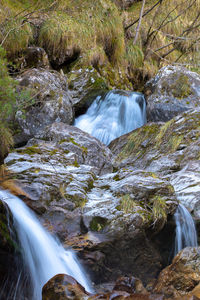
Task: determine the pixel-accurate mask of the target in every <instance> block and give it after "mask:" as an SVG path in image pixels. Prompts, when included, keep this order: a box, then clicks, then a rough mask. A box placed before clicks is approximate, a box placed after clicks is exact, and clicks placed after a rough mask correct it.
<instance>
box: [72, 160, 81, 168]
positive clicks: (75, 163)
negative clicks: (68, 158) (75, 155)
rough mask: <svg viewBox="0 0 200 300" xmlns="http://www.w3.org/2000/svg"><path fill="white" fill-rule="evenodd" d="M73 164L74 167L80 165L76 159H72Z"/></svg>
mask: <svg viewBox="0 0 200 300" xmlns="http://www.w3.org/2000/svg"><path fill="white" fill-rule="evenodd" d="M73 165H74V167H76V168H79V167H80V165H79V163H78V162H77V160H75V161H74V163H73Z"/></svg>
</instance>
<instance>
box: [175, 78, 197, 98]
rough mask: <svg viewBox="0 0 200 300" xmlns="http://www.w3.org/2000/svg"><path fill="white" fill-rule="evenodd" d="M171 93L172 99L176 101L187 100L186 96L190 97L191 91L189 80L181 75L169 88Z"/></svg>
mask: <svg viewBox="0 0 200 300" xmlns="http://www.w3.org/2000/svg"><path fill="white" fill-rule="evenodd" d="M170 89H171V92H172V94H173V96H174V97H176V98H178V99H183V98H187V97H188V96H190V95H192V93H193V92H192V90H191V83H190V81H189V78H188V77H187V76H186V75H184V74H181V75H180V76H179V78H178V79H177V80H176V81H175V82H174V84H172V85H171V86H170Z"/></svg>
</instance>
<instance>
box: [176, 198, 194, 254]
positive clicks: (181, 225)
mask: <svg viewBox="0 0 200 300" xmlns="http://www.w3.org/2000/svg"><path fill="white" fill-rule="evenodd" d="M174 218H175V221H176V237H175V250H174V256H175V255H176V254H177V253H178V252H179V251H180V250H182V249H183V248H185V247H187V246H192V247H197V246H198V244H197V233H196V228H195V224H194V221H193V219H192V216H191V215H190V213H189V211H188V210H187V209H186V208H185V207H184V206H183V205H182V204H179V206H178V207H177V210H176V213H175V214H174Z"/></svg>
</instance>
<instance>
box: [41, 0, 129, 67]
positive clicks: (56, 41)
mask: <svg viewBox="0 0 200 300" xmlns="http://www.w3.org/2000/svg"><path fill="white" fill-rule="evenodd" d="M39 42H40V45H41V46H42V47H44V48H45V49H46V51H47V52H48V53H50V54H51V56H53V57H54V59H56V58H57V57H59V56H60V55H62V54H65V53H66V52H67V51H69V52H70V51H71V52H72V53H76V52H78V51H80V53H81V55H84V53H86V52H88V51H89V50H90V51H91V52H93V53H99V54H97V55H98V56H99V55H100V56H101V57H103V56H104V55H106V56H107V57H108V59H109V61H110V62H111V63H113V64H117V65H119V64H120V63H122V61H123V59H124V55H125V41H124V31H123V24H122V19H121V17H120V14H119V12H118V10H117V8H116V6H115V5H114V4H113V3H112V2H111V1H109V0H107V1H106V0H101V1H99V2H95V1H88V0H87V1H86V0H85V1H80V0H77V1H76V2H74V1H72V0H68V1H59V2H58V4H57V6H56V7H55V8H54V11H52V13H50V14H49V18H48V19H47V20H46V21H45V22H44V24H43V26H42V28H41V31H40V35H39ZM102 49H103V51H102ZM88 55H89V57H90V54H89V53H88Z"/></svg>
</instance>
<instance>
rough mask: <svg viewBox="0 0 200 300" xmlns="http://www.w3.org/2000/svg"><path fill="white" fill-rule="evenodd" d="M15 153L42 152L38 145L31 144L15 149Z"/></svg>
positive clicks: (31, 153) (32, 153)
mask: <svg viewBox="0 0 200 300" xmlns="http://www.w3.org/2000/svg"><path fill="white" fill-rule="evenodd" d="M16 152H17V153H21V154H28V155H34V154H42V151H41V149H40V148H39V147H38V145H33V146H30V147H26V148H21V149H16Z"/></svg>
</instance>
